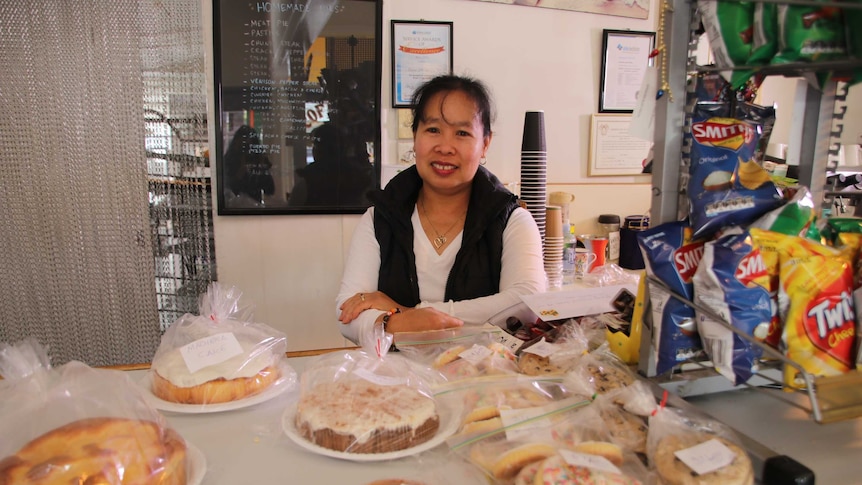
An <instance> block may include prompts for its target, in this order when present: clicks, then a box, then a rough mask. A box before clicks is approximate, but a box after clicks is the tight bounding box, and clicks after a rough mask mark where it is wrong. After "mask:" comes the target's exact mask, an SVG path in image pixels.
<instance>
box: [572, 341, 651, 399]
mask: <svg viewBox="0 0 862 485" xmlns="http://www.w3.org/2000/svg"><path fill="white" fill-rule="evenodd" d="M566 381H567V383H568V385H569V388H570V389H573V390H577V391H578V392H581V393H582V394H585V395H593V394H608V393H612V392H615V391H617V390H619V389H622V388H625V387H627V386H630V385H632V384H634V383H635V382H636V381H637V375H636V374H635V373H634V372H633V371H631V370H630V369H629V368H628V366H626V365H625V364H624V363H623V362H622V361H621V360H620V359H619V357H617V356H616V355H614V354H613V353H612V352H611V351H610V350H609V349H608V347H607V346H606V345H605V346H602V347H600V348H598V349H596V350H594V351H593V352H590V353H589V354H587V355H584V356H583V357H581V358H580V359H579V360H578V361H577V364H576V365H575V367H574V368H572V370H571V371H570V372H569V373H568V374H567V375H566Z"/></svg>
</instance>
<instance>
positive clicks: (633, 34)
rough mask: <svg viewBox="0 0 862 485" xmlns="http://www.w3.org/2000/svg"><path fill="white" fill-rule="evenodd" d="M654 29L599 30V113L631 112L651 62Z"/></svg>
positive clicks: (653, 46) (652, 61)
mask: <svg viewBox="0 0 862 485" xmlns="http://www.w3.org/2000/svg"><path fill="white" fill-rule="evenodd" d="M653 49H655V32H648V31H636V30H614V29H604V30H602V69H601V79H600V84H599V113H633V112H634V108H635V105H636V102H635V98H636V96H637V91H638V89H639V88H640V86H641V84H642V82H643V76H644V74H645V73H646V71H647V68H648V67H649V66H652V65H653V63H654V58H653V57H651V56H650V54H651V53H652V51H653Z"/></svg>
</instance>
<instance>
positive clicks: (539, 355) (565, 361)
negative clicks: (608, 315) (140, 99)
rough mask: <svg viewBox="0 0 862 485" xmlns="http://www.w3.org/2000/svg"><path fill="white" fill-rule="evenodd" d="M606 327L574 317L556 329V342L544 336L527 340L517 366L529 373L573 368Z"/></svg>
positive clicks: (559, 373)
mask: <svg viewBox="0 0 862 485" xmlns="http://www.w3.org/2000/svg"><path fill="white" fill-rule="evenodd" d="M597 338H601V339H602V340H604V331H603V329H601V331H600V329H599V328H598V327H596V326H593V325H591V324H587V325H585V326H582V325H580V324H579V323H577V322H575V321H571V322H570V323H567V324H566V325H563V326H561V327H559V328H557V329H556V333H555V336H554V339H553V342H549V341H547V340H545V338H544V337H542V338H541V339H539V340H538V341H536V342H531V343H529V344H525V345H524V346H523V347H522V348H521V350H520V351H519V352H518V367H519V369H520V370H521V372H522V373H524V374H526V375H529V376H541V375H562V374H565V373H566V372H568V371H569V370H571V369H572V368H573V367H574V366H575V365H576V363H577V361H578V359H580V358H581V357H582V356H583V355H584V354H586V353H587V352H589V350H590V345H591V344H592V343H593V342H595V340H596V339H597Z"/></svg>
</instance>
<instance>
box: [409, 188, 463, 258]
mask: <svg viewBox="0 0 862 485" xmlns="http://www.w3.org/2000/svg"><path fill="white" fill-rule="evenodd" d="M419 208H420V209H422V213H423V214H424V215H425V220H426V221H428V225H429V226H431V230H432V231H434V234H437V237H435V238H434V241H433V242H434V249H440V248H442V247H443V245H444V244H446V242H447V241H449V239H447V238H446V234H449V231H451V230H452V229H453V228H454V227H455V226H456V225H458V223H459V222H461V218H460V217H459V218H458V219H457V220H456V221H455V222H454V223H452V225H451V226H449V229H446V232H444V233H443V234H440V231H438V230H437V228H436V227H434V223H433V222H431V219H430V218H429V217H428V211H426V210H425V202H423V201H422V200H421V199H420V200H419Z"/></svg>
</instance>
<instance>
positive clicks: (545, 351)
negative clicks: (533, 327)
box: [524, 337, 560, 357]
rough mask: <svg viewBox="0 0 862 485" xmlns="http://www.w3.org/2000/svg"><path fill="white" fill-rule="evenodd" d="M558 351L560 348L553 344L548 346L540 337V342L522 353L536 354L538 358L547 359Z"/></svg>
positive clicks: (543, 338)
mask: <svg viewBox="0 0 862 485" xmlns="http://www.w3.org/2000/svg"><path fill="white" fill-rule="evenodd" d="M558 350H560V347H559V346H557V345H554V344H550V343H548V342H546V341H545V337H542V340H539V341H538V342H536V343H534V344H533V345H531V346H529V347H527V348H526V349H524V352H529V353H531V354H536V355H538V356H539V357H548V356H549V355H551V354H553V353H554V352H556V351H558Z"/></svg>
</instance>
